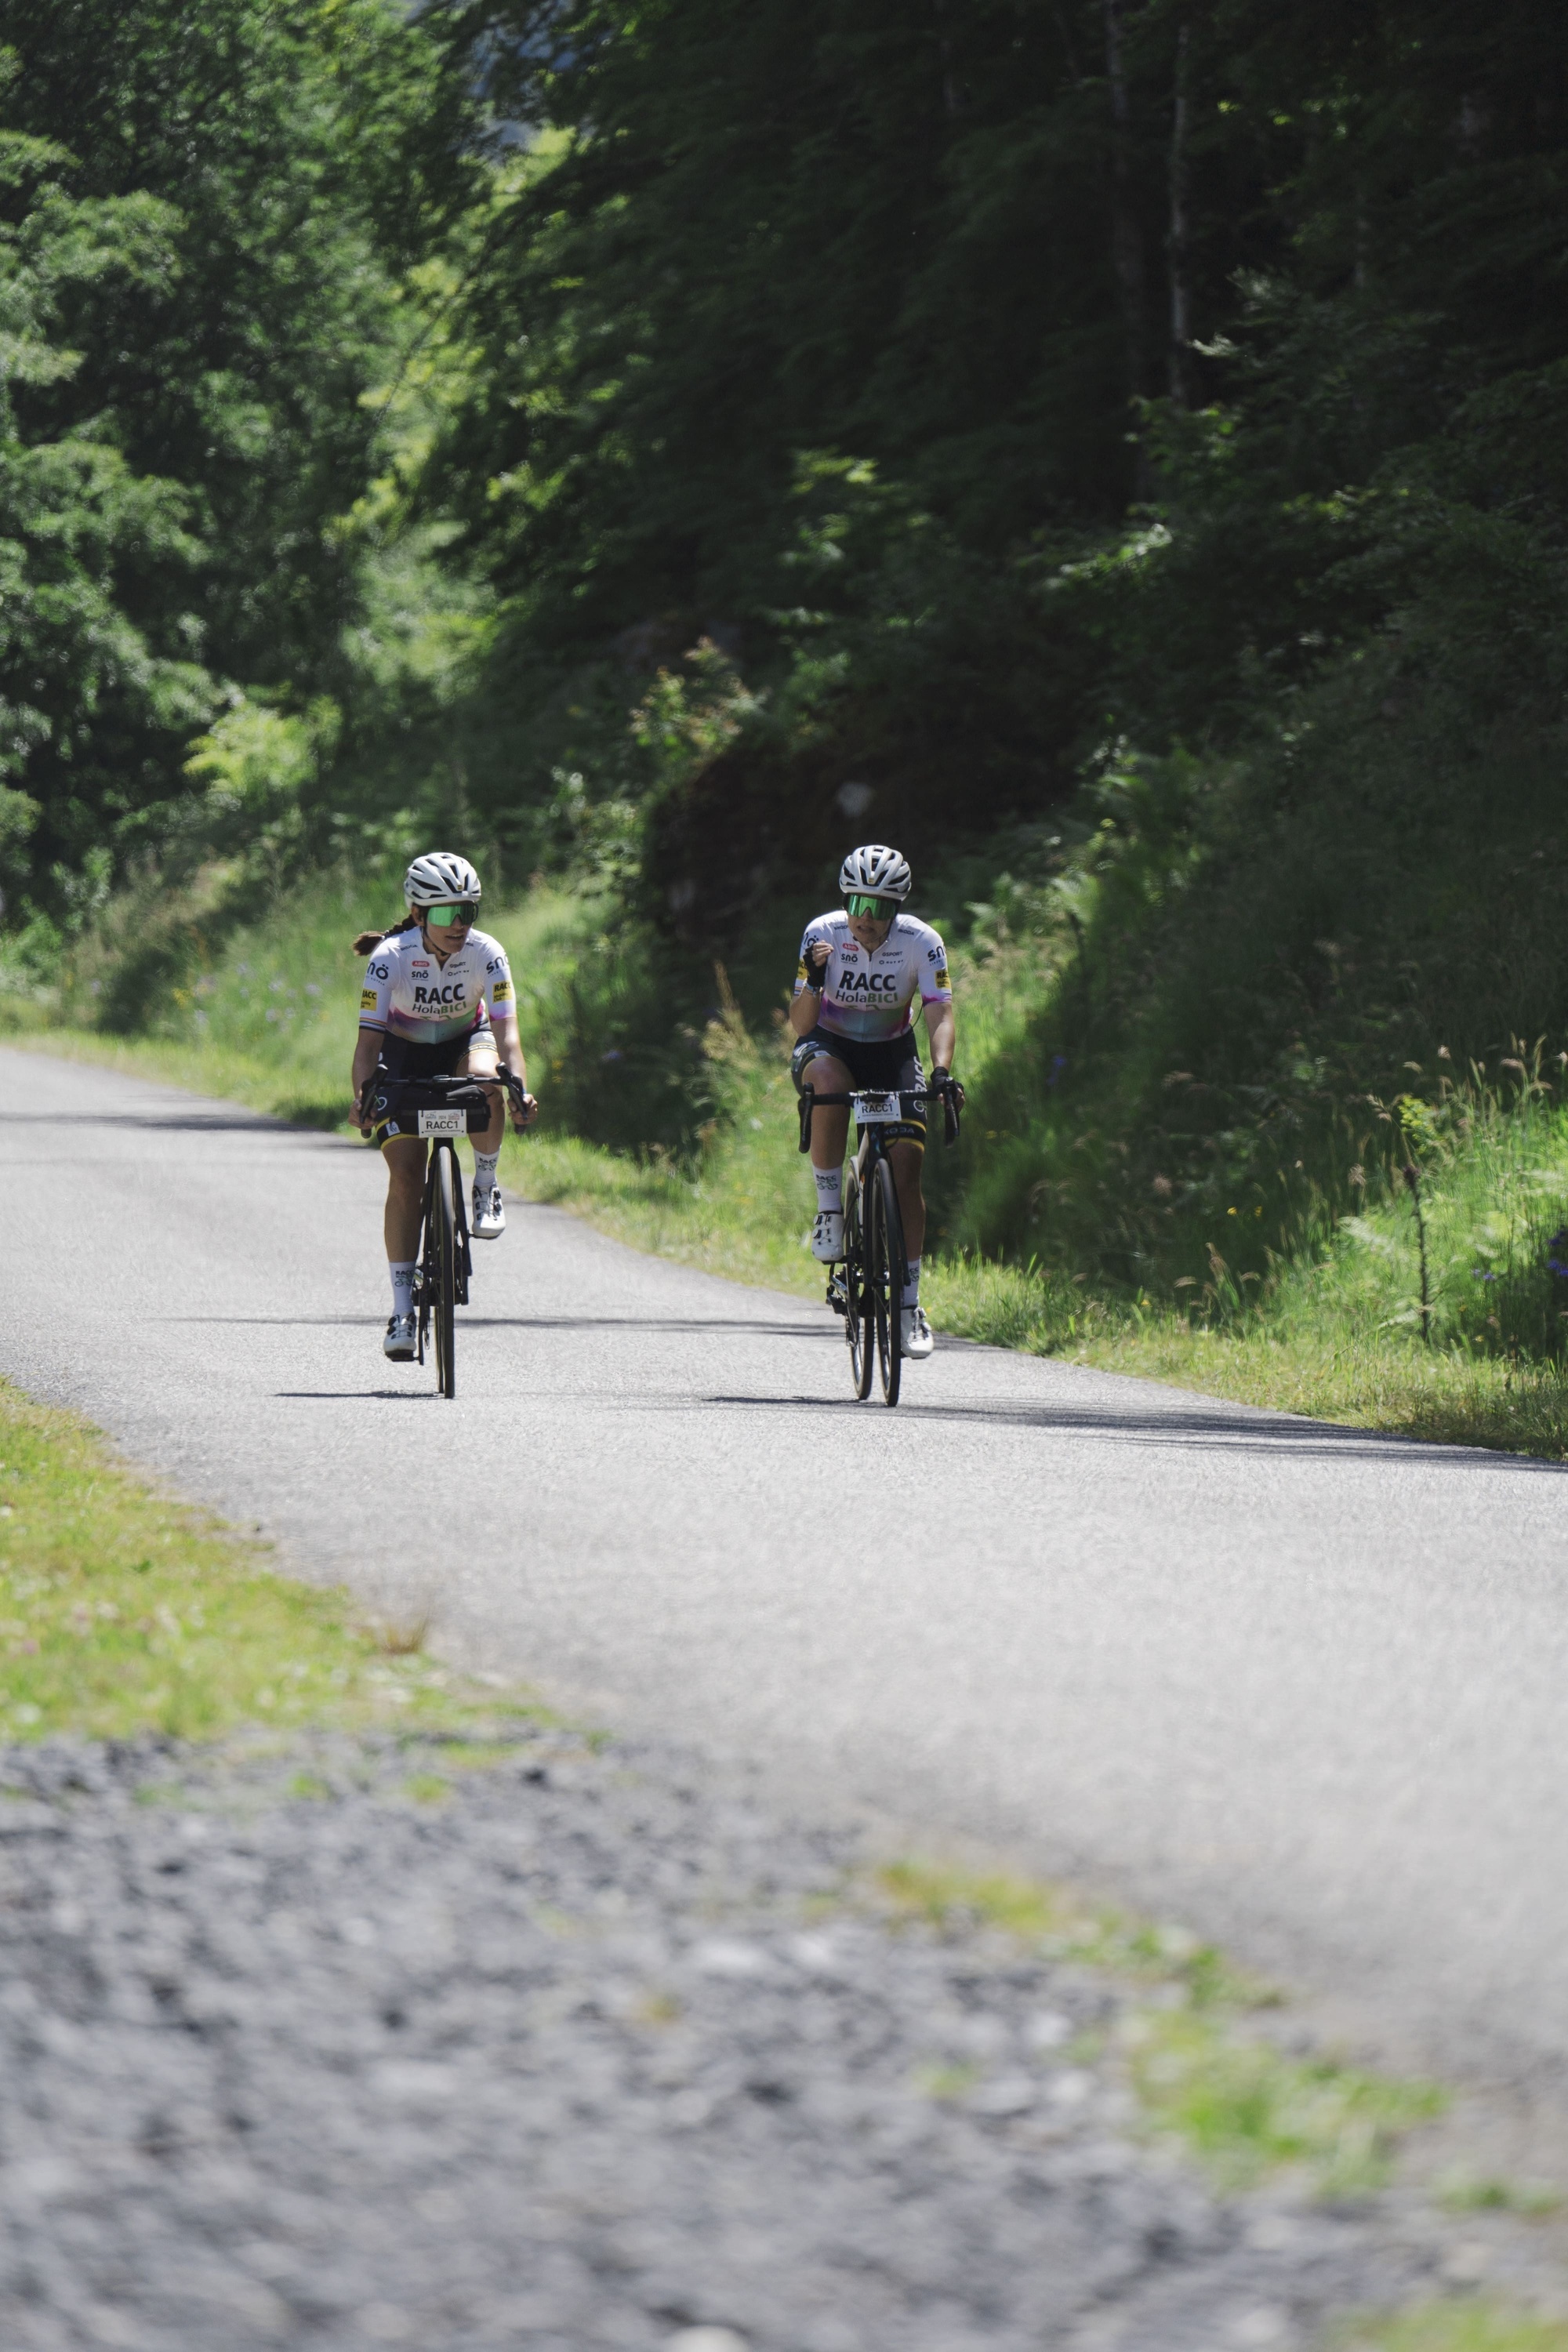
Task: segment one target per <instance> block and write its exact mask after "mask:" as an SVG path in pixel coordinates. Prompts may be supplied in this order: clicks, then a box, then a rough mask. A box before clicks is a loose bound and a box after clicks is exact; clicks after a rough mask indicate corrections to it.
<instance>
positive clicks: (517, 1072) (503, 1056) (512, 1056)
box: [492, 1021, 539, 1134]
mask: <svg viewBox="0 0 1568 2352" xmlns="http://www.w3.org/2000/svg"><path fill="white" fill-rule="evenodd" d="M492 1034H493V1035H494V1038H495V1042H496V1054H497V1057H498V1059H499V1060H500V1064H501V1066H502V1068H503V1069H508V1070H510V1072H511V1074H512V1076H513V1077H514V1078H516V1079H517V1081H518V1083H519V1085H520V1086H521V1088H522V1091H523V1093H524V1095H526V1096H527V1097H528V1108H527V1110H526V1111H525V1112H524V1113H523V1115H522V1116H521V1118H520V1117H519V1116H518V1113H517V1111H516V1110H515V1109H514V1110H513V1111H512V1114H511V1123H512V1125H513V1127H515V1128H516V1129H517V1130H518V1132H519V1134H521V1132H522V1129H524V1128H525V1127H531V1126H532V1124H533V1122H534V1120H535V1118H537V1117H538V1115H539V1105H538V1104H537V1103H536V1102H535V1100H534V1098H533V1097H532V1096H531V1094H529V1092H528V1064H527V1062H526V1061H525V1060H524V1059H523V1052H522V1036H521V1032H520V1030H519V1028H518V1025H517V1023H516V1022H515V1021H503V1022H498V1023H497V1024H496V1025H495V1028H494V1030H493V1032H492Z"/></svg>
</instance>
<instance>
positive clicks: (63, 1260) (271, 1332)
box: [0, 1052, 1568, 2108]
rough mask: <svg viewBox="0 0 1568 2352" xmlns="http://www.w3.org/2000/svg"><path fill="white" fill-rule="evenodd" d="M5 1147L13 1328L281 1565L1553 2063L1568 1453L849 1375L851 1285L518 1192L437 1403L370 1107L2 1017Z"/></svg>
mask: <svg viewBox="0 0 1568 2352" xmlns="http://www.w3.org/2000/svg"><path fill="white" fill-rule="evenodd" d="M0 1172H3V1176H4V1181H5V1188H6V1196H7V1198H8V1200H9V1202H10V1203H11V1206H10V1210H9V1213H8V1216H7V1219H6V1237H5V1265H6V1276H7V1280H6V1289H7V1294H8V1296H7V1307H8V1312H7V1313H6V1315H5V1321H4V1325H3V1327H0V1328H3V1338H0V1370H3V1371H4V1372H5V1374H6V1375H8V1376H9V1377H10V1378H12V1379H14V1380H16V1381H18V1382H20V1383H21V1384H22V1385H23V1386H24V1387H25V1388H26V1389H28V1390H29V1391H32V1392H33V1393H35V1394H37V1395H39V1396H41V1397H44V1398H47V1399H49V1400H52V1401H57V1402H68V1403H70V1404H73V1405H75V1406H78V1407H79V1408H80V1409H81V1410H83V1411H85V1412H88V1413H89V1415H90V1416H91V1417H92V1418H93V1419H94V1420H95V1421H97V1422H98V1423H100V1424H101V1425H102V1426H103V1427H105V1428H107V1429H108V1430H110V1432H111V1433H113V1434H114V1436H115V1437H116V1438H118V1439H119V1440H120V1441H121V1444H123V1445H124V1446H125V1447H126V1448H127V1450H128V1451H129V1452H130V1453H131V1454H133V1455H135V1456H136V1457H138V1458H139V1459H141V1460H142V1461H143V1462H145V1463H149V1464H152V1465H156V1466H157V1467H158V1468H159V1469H160V1470H161V1471H163V1473H165V1474H166V1475H168V1476H169V1477H170V1478H172V1479H173V1480H174V1481H175V1482H176V1483H177V1485H178V1486H179V1487H180V1488H181V1489H183V1490H184V1492H186V1493H187V1494H189V1495H191V1496H197V1497H200V1498H202V1499H204V1500H206V1501H210V1502H212V1503H214V1504H216V1505H217V1506H219V1507H221V1508H222V1509H224V1510H225V1511H226V1512H227V1513H229V1514H230V1515H231V1516H232V1517H235V1518H236V1519H237V1520H238V1521H240V1522H241V1523H244V1524H252V1523H256V1524H259V1525H260V1526H261V1527H262V1528H264V1529H265V1530H266V1531H267V1532H268V1534H269V1535H271V1536H273V1537H274V1538H276V1539H277V1541H278V1542H279V1546H280V1547H281V1549H282V1553H283V1556H284V1558H285V1559H287V1560H288V1561H289V1562H291V1563H292V1564H294V1565H295V1566H297V1567H299V1568H300V1569H301V1570H303V1571H305V1572H307V1573H310V1574H313V1575H318V1576H325V1577H341V1578H343V1579H345V1580H348V1581H349V1582H351V1583H353V1585H354V1586H356V1587H357V1588H358V1589H359V1590H360V1591H362V1592H363V1593H366V1594H367V1595H368V1596H369V1597H370V1598H371V1599H372V1600H373V1601H375V1602H377V1603H378V1604H379V1605H381V1606H383V1607H384V1608H390V1609H395V1610H400V1611H406V1612H416V1611H421V1610H424V1609H426V1608H428V1609H430V1610H431V1611H432V1612H434V1616H435V1621H436V1622H437V1626H438V1628H439V1632H440V1634H441V1638H442V1640H443V1642H444V1643H446V1644H447V1645H448V1646H449V1647H451V1648H452V1649H453V1650H454V1651H456V1652H460V1653H461V1654H465V1655H467V1656H468V1658H469V1659H470V1660H471V1661H473V1662H474V1663H477V1664H484V1665H488V1666H489V1667H491V1668H505V1669H513V1668H515V1669H518V1670H521V1672H522V1673H523V1674H524V1675H527V1676H528V1677H529V1678H530V1679H531V1680H532V1681H533V1682H534V1683H535V1684H536V1685H538V1686H539V1687H541V1688H542V1689H543V1690H545V1691H547V1692H550V1691H557V1692H561V1693H565V1694H571V1695H574V1696H577V1697H579V1698H581V1697H582V1696H588V1697H590V1698H591V1700H592V1702H593V1704H594V1705H595V1706H598V1707H600V1708H601V1709H602V1710H603V1711H604V1715H605V1719H607V1720H610V1721H612V1722H616V1721H620V1722H624V1723H626V1724H627V1725H628V1726H647V1725H657V1726H658V1727H659V1728H660V1730H661V1731H663V1732H664V1733H665V1734H667V1735H668V1734H669V1733H670V1732H671V1731H674V1732H675V1733H676V1734H678V1735H679V1736H681V1737H684V1738H688V1739H689V1740H691V1741H692V1742H694V1743H695V1744H697V1745H698V1746H700V1747H704V1748H708V1749H710V1750H711V1751H714V1752H717V1753H720V1754H722V1753H724V1752H726V1751H728V1752H735V1751H737V1750H740V1751H743V1752H745V1753H746V1754H747V1755H748V1756H752V1757H757V1758H761V1759H763V1760H764V1761H765V1762H766V1764H767V1765H768V1767H769V1768H770V1769H772V1770H773V1771H774V1772H776V1773H778V1774H780V1775H782V1776H784V1777H786V1778H788V1779H789V1780H790V1781H791V1782H792V1783H793V1785H794V1787H795V1790H796V1792H797V1793H800V1792H805V1793H807V1794H809V1793H811V1792H813V1791H817V1792H820V1793H821V1794H822V1796H823V1797H824V1799H825V1800H827V1799H833V1800H848V1801H855V1802H865V1803H868V1804H870V1805H873V1806H876V1807H878V1808H879V1809H880V1810H881V1811H884V1812H886V1813H888V1814H890V1815H891V1816H893V1817H894V1818H895V1819H896V1820H898V1821H899V1822H903V1823H906V1824H908V1825H909V1831H910V1836H911V1837H912V1838H914V1839H915V1840H917V1841H923V1842H924V1843H925V1844H926V1845H927V1846H928V1847H929V1846H931V1845H933V1844H937V1843H941V1842H942V1841H943V1840H945V1839H947V1838H949V1837H967V1838H972V1839H978V1840H981V1841H984V1842H986V1843H989V1844H991V1845H993V1846H999V1847H1002V1848H1005V1849H1006V1850H1007V1851H1009V1852H1010V1853H1014V1854H1016V1855H1017V1856H1018V1857H1019V1858H1020V1859H1021V1860H1023V1861H1026V1862H1027V1863H1029V1864H1035V1865H1037V1866H1041V1867H1044V1868H1046V1869H1047V1870H1050V1871H1054V1872H1058V1873H1061V1872H1068V1873H1072V1874H1079V1875H1080V1876H1083V1877H1086V1878H1088V1879H1089V1880H1090V1881H1091V1882H1093V1883H1094V1884H1096V1885H1099V1886H1100V1887H1102V1888H1104V1887H1109V1888H1112V1889H1116V1890H1120V1891H1121V1892H1123V1893H1124V1894H1126V1895H1129V1896H1130V1897H1132V1898H1134V1899H1136V1900H1137V1901H1139V1902H1141V1903H1142V1904H1143V1905H1145V1906H1150V1907H1152V1908H1153V1909H1154V1910H1156V1911H1157V1912H1159V1913H1160V1914H1161V1915H1162V1916H1172V1917H1174V1918H1177V1919H1180V1920H1182V1921H1183V1922H1184V1923H1186V1924H1187V1925H1188V1926H1190V1927H1194V1928H1195V1929H1197V1930H1199V1931H1201V1932H1204V1933H1205V1934H1212V1935H1215V1936H1218V1937H1222V1938H1224V1939H1225V1940H1226V1942H1227V1943H1228V1944H1229V1945H1230V1947H1231V1948H1233V1949H1234V1950H1236V1951H1237V1952H1239V1953H1240V1954H1241V1955H1243V1956H1244V1957H1246V1958H1250V1959H1251V1960H1252V1961H1254V1962H1255V1963H1256V1964H1258V1965H1259V1966H1261V1967H1263V1968H1265V1969H1271V1970H1273V1971H1275V1972H1276V1973H1278V1974H1279V1975H1281V1976H1283V1977H1284V1978H1285V1979H1288V1980H1289V1981H1290V1982H1292V1983H1293V1984H1296V1985H1298V1986H1303V1987H1306V1988H1308V1989H1316V1990H1318V1991H1319V1992H1321V1993H1322V1994H1324V1995H1326V1996H1328V1997H1329V1998H1330V1999H1331V2002H1336V2003H1338V2005H1339V2009H1340V2011H1341V2012H1342V2014H1343V2015H1344V2016H1345V2017H1346V2018H1347V2019H1352V2020H1353V2021H1356V2022H1357V2024H1358V2025H1365V2026H1366V2027H1367V2028H1368V2029H1369V2030H1370V2031H1371V2032H1373V2034H1374V2035H1375V2036H1376V2037H1377V2038H1378V2039H1379V2040H1380V2041H1381V2042H1383V2043H1384V2046H1386V2047H1387V2048H1389V2049H1390V2050H1391V2051H1394V2052H1395V2053H1399V2054H1402V2055H1403V2054H1415V2055H1420V2054H1423V2053H1425V2054H1426V2055H1427V2056H1428V2058H1430V2059H1436V2060H1437V2061H1438V2062H1439V2063H1444V2064H1445V2065H1447V2066H1448V2067H1450V2068H1460V2069H1465V2070H1469V2071H1471V2072H1473V2073H1475V2074H1478V2075H1479V2076H1483V2077H1487V2078H1490V2079H1493V2080H1512V2081H1516V2082H1529V2083H1531V2084H1533V2085H1534V2086H1535V2089H1536V2091H1537V2092H1538V2093H1544V2094H1545V2095H1547V2096H1548V2098H1549V2099H1552V2100H1553V2101H1555V2102H1556V2103H1557V2104H1558V2105H1559V2106H1560V2108H1561V2107H1568V1866H1565V1865H1568V1832H1565V1827H1564V1822H1565V1803H1564V1791H1565V1790H1568V1714H1565V1710H1564V1706H1563V1691H1564V1687H1565V1682H1568V1557H1565V1550H1564V1543H1563V1528H1564V1524H1565V1515H1568V1483H1565V1474H1564V1473H1563V1472H1562V1471H1560V1470H1558V1469H1555V1468H1552V1467H1548V1466H1544V1465H1531V1464H1525V1463H1519V1462H1514V1461H1510V1460H1506V1459H1501V1458H1500V1457H1497V1456H1494V1455H1488V1454H1479V1453H1467V1452H1459V1451H1449V1450H1441V1449H1436V1448H1429V1447H1420V1446H1416V1445H1414V1444H1403V1443H1399V1442H1391V1441H1387V1440H1379V1439H1374V1438H1370V1437H1365V1436H1362V1435H1358V1434H1356V1433H1349V1432H1344V1431H1339V1430H1335V1429H1331V1428H1328V1427H1325V1426H1322V1425H1320V1424H1316V1423H1310V1422H1305V1421H1300V1420H1294V1419H1289V1418H1286V1417H1283V1416H1279V1415H1271V1414H1264V1413H1258V1412H1248V1411H1246V1410H1243V1409H1240V1408H1237V1407H1234V1406H1229V1405H1225V1404H1221V1403H1217V1402H1210V1401H1207V1400H1205V1399H1201V1398H1195V1397H1193V1396H1191V1395H1186V1394H1184V1393H1181V1392H1179V1391H1174V1390H1169V1389H1163V1388H1159V1387H1156V1386H1152V1385H1150V1384H1147V1383H1143V1382H1140V1381H1127V1380H1120V1379H1112V1378H1106V1377H1102V1376H1100V1375H1097V1374H1093V1373H1089V1372H1086V1371H1083V1370H1078V1369H1075V1368H1072V1367H1067V1366H1061V1365H1056V1364H1051V1363H1048V1362H1043V1361H1039V1360H1031V1359H1028V1358H1025V1357H1018V1356H1012V1355H1009V1354H1006V1353H1005V1352H1002V1351H999V1350H995V1349H979V1348H965V1347H961V1346H958V1345H948V1346H946V1347H942V1346H940V1345H939V1352H938V1353H937V1355H936V1356H935V1358H934V1359H933V1360H931V1362H930V1363H929V1364H928V1365H925V1366H922V1367H918V1368H911V1369H910V1370H909V1372H908V1374H907V1389H906V1401H905V1402H904V1403H903V1404H902V1405H901V1406H900V1409H899V1411H898V1412H896V1413H889V1412H886V1411H885V1410H884V1409H883V1408H882V1407H881V1406H880V1405H865V1406H857V1405H855V1404H854V1403H853V1402H850V1401H849V1399H848V1395H847V1374H846V1365H845V1350H844V1348H843V1345H842V1341H841V1339H840V1337H839V1327H838V1326H837V1323H836V1322H835V1321H834V1320H833V1318H831V1317H830V1316H829V1315H828V1314H827V1313H826V1310H825V1309H820V1308H817V1307H814V1306H812V1305H809V1304H803V1303H801V1302H799V1301H796V1300H793V1299H787V1298H783V1297H776V1296H774V1295H773V1294H771V1293H767V1292H763V1291H758V1290H752V1289H746V1288H742V1287H739V1286H734V1285H731V1284H728V1283H724V1282H721V1281H719V1280H717V1279H714V1278H712V1277H710V1276H705V1275H702V1274H700V1273H697V1272H693V1271H691V1270H689V1269H686V1268H683V1267H679V1266H676V1265H668V1264H665V1263H662V1262H660V1261H658V1260H655V1259H650V1258H646V1257H642V1256H639V1255H637V1254H636V1253H634V1252H631V1251H628V1250H626V1249H623V1248H621V1247H619V1246H617V1245H616V1244H614V1243H612V1242H609V1241H607V1240H605V1239H604V1238H602V1237H601V1236H599V1235H597V1234H594V1233H592V1232H591V1231H589V1230H588V1229H586V1228H585V1227H584V1226H582V1225H580V1224H578V1223H574V1221H573V1220H572V1219H571V1218H569V1217H567V1216H565V1215H563V1214H562V1213H558V1212H554V1211H551V1210H545V1209H538V1208H531V1207H528V1206H526V1205H524V1204H521V1203H517V1202H514V1203H512V1204H511V1206H510V1212H509V1214H510V1232H509V1234H508V1235H507V1237H506V1239H505V1240H504V1241H503V1242H501V1243H500V1244H497V1245H495V1246H493V1247H490V1248H487V1249H485V1250H483V1251H479V1250H477V1251H476V1258H477V1259H478V1260H479V1264H478V1266H477V1270H476V1283H475V1301H476V1303H475V1305H474V1307H472V1308H471V1309H470V1310H469V1311H468V1313H467V1315H466V1316H464V1317H463V1318H462V1319H461V1331H460V1337H459V1352H458V1381H459V1388H458V1398H457V1401H456V1402H454V1403H446V1402H441V1401H440V1400H438V1399H437V1398H436V1397H435V1396H434V1395H433V1393H432V1386H433V1382H432V1376H431V1372H430V1371H429V1370H424V1371H421V1370H418V1369H417V1368H414V1367H409V1368H401V1367H394V1366H390V1365H387V1364H385V1363H384V1360H383V1358H382V1355H381V1352H380V1338H381V1331H382V1328H383V1326H384V1318H385V1316H386V1313H387V1302H386V1299H385V1297H384V1291H385V1280H384V1265H383V1261H382V1253H381V1238H380V1213H381V1195H382V1179H381V1171H380V1169H379V1166H378V1164H377V1160H376V1159H375V1157H374V1155H373V1154H372V1153H371V1152H369V1151H368V1150H363V1148H360V1147H356V1146H355V1145H353V1144H352V1143H347V1142H343V1141H342V1140H339V1139H329V1138H323V1137H319V1136H312V1135H308V1134H300V1133H297V1132H293V1131H290V1130H289V1129H283V1128H281V1127H278V1126H275V1125H273V1124H271V1123H269V1122H268V1121H266V1120H263V1119H259V1118H256V1117H254V1116H252V1115H250V1114H248V1113H247V1112H245V1111H243V1110H239V1109H237V1108H233V1107H232V1106H228V1105H223V1104H216V1103H209V1102H205V1101H201V1100H198V1099H196V1098H195V1097H191V1096H188V1095H183V1094H179V1093H176V1092H174V1090H172V1089H169V1088H163V1087H153V1086H150V1085H147V1084H144V1083H142V1082H140V1081H136V1080H132V1079H128V1078H122V1077H118V1076H110V1075H108V1074H105V1073H101V1072H98V1071H89V1070H87V1069H84V1068H81V1067H79V1066H68V1065H64V1064H60V1063H56V1062H50V1061H48V1060H47V1059H44V1058H41V1057H39V1056H37V1055H32V1054H19V1053H16V1052H5V1053H0ZM804 1214H805V1205H804V1199H803V1220H804Z"/></svg>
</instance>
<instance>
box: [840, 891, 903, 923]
mask: <svg viewBox="0 0 1568 2352" xmlns="http://www.w3.org/2000/svg"><path fill="white" fill-rule="evenodd" d="M845 903H846V905H847V908H848V909H849V912H850V913H851V914H852V915H869V916H871V918H872V919H873V920H875V921H877V922H880V921H881V919H882V918H883V917H884V916H885V915H890V914H891V913H892V911H893V908H895V907H896V906H897V905H898V903H899V902H898V900H897V899H896V898H868V897H867V896H866V894H865V892H864V891H861V890H853V891H851V892H850V894H849V897H848V898H847V901H846V902H845Z"/></svg>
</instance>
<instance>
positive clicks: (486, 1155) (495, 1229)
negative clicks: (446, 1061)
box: [458, 1036, 506, 1241]
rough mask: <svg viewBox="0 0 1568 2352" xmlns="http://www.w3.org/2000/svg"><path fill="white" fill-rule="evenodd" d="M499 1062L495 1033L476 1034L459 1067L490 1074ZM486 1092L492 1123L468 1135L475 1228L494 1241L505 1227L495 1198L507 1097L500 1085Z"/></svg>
mask: <svg viewBox="0 0 1568 2352" xmlns="http://www.w3.org/2000/svg"><path fill="white" fill-rule="evenodd" d="M496 1063H497V1055H496V1045H495V1039H494V1037H493V1036H482V1037H476V1038H475V1040H474V1042H473V1044H472V1045H470V1046H469V1047H468V1052H467V1053H466V1054H465V1055H464V1056H463V1058H462V1060H461V1061H460V1062H459V1063H458V1072H459V1074H460V1075H461V1076H465V1077H472V1078H487V1077H490V1076H493V1075H494V1072H495V1068H496ZM485 1095H486V1098H487V1100H488V1101H489V1107H490V1123H489V1127H488V1128H487V1129H485V1131H484V1133H483V1134H482V1135H474V1136H470V1137H469V1139H468V1140H469V1142H470V1143H471V1144H472V1145H473V1147H474V1214H473V1232H474V1235H475V1238H476V1239H477V1240H479V1241H494V1240H495V1239H496V1238H497V1237H498V1235H499V1234H501V1233H502V1232H503V1231H504V1230H505V1227H506V1213H505V1211H504V1210H503V1209H502V1207H501V1205H500V1201H499V1200H498V1199H497V1198H496V1182H497V1173H498V1171H497V1162H498V1161H499V1160H500V1148H501V1140H502V1139H503V1137H504V1136H505V1134H506V1097H505V1096H504V1095H503V1093H502V1092H501V1089H500V1087H486V1088H485Z"/></svg>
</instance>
